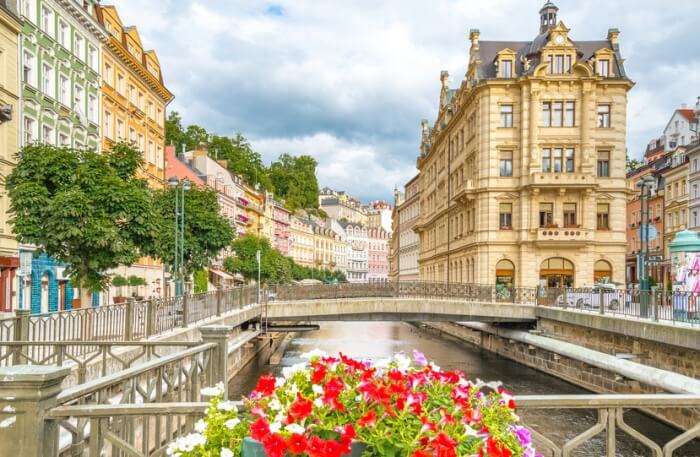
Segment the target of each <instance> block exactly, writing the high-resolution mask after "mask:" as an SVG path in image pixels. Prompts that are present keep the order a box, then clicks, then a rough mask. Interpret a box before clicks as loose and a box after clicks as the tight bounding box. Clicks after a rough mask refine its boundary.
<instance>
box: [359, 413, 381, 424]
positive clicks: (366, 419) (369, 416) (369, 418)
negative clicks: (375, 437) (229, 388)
mask: <svg viewBox="0 0 700 457" xmlns="http://www.w3.org/2000/svg"><path fill="white" fill-rule="evenodd" d="M376 422H377V413H376V412H374V410H371V411H368V412H367V413H366V414H365V415H364V416H362V417H361V418H359V419H358V420H357V425H359V426H360V427H371V426H373V425H374V424H375V423H376Z"/></svg>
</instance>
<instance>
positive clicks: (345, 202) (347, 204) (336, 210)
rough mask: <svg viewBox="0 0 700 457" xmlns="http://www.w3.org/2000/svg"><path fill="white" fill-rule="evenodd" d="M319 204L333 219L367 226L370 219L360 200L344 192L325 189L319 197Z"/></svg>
mask: <svg viewBox="0 0 700 457" xmlns="http://www.w3.org/2000/svg"><path fill="white" fill-rule="evenodd" d="M318 203H319V206H320V207H321V209H322V210H323V211H325V212H326V214H327V215H328V217H330V218H332V219H336V220H339V221H348V222H352V223H354V224H362V225H367V222H368V218H367V213H366V211H365V208H364V207H363V206H362V204H361V203H360V201H359V200H358V199H356V198H354V197H352V196H350V195H348V194H347V193H345V192H343V191H336V190H333V189H330V188H328V187H324V188H323V189H321V191H320V193H319V195H318Z"/></svg>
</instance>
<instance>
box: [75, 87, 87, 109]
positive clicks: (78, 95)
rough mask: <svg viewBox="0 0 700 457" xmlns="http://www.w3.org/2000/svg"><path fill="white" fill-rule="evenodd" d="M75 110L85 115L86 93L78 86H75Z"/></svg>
mask: <svg viewBox="0 0 700 457" xmlns="http://www.w3.org/2000/svg"><path fill="white" fill-rule="evenodd" d="M73 109H75V110H76V111H78V112H79V113H82V114H84V113H85V91H84V90H83V88H82V86H79V85H77V84H76V86H75V104H74V105H73Z"/></svg>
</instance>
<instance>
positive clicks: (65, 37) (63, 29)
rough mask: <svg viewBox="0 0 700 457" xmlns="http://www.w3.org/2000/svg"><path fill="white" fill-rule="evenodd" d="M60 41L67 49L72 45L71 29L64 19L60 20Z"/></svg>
mask: <svg viewBox="0 0 700 457" xmlns="http://www.w3.org/2000/svg"><path fill="white" fill-rule="evenodd" d="M58 42H59V43H61V46H63V47H64V48H66V49H68V48H69V47H70V29H69V28H68V24H66V23H65V22H64V21H63V20H62V19H59V20H58Z"/></svg>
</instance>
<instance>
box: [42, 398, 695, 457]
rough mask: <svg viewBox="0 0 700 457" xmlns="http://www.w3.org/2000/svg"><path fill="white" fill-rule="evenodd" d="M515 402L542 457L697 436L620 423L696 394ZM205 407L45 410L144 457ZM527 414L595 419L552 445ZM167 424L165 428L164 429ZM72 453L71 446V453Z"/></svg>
mask: <svg viewBox="0 0 700 457" xmlns="http://www.w3.org/2000/svg"><path fill="white" fill-rule="evenodd" d="M516 403H517V405H518V413H519V414H521V415H522V416H523V418H524V422H525V425H526V426H528V427H529V428H530V430H531V431H532V434H533V440H534V442H535V445H536V449H537V451H538V452H540V453H542V455H544V456H545V457H569V456H572V455H574V453H575V452H576V451H577V450H578V449H580V448H581V447H582V446H584V445H587V446H589V447H590V448H594V449H595V452H596V454H595V455H600V456H605V457H614V456H616V455H621V454H619V452H620V449H619V445H618V440H617V437H616V433H617V432H618V431H622V432H624V433H625V434H627V435H628V436H629V437H631V438H632V439H634V440H636V441H638V442H639V443H640V444H641V445H642V446H643V447H645V448H646V449H648V450H649V452H650V454H648V455H652V456H653V457H672V456H673V455H674V452H675V451H676V450H678V449H680V448H681V447H682V446H683V445H684V444H687V443H689V442H690V441H691V440H693V439H694V438H696V437H697V436H700V422H699V423H697V424H696V425H695V426H693V427H692V428H690V429H689V430H687V431H684V432H682V433H680V434H679V435H678V436H676V437H675V438H673V439H671V440H670V441H668V442H667V443H661V444H659V443H657V442H655V441H654V440H652V439H651V438H649V437H648V436H646V435H644V434H643V433H642V432H640V431H638V430H636V429H634V428H633V427H632V426H630V425H629V424H627V423H626V422H625V414H626V413H627V412H628V411H632V410H638V409H642V410H644V409H648V408H655V409H667V408H698V407H700V396H698V395H678V394H630V395H627V394H621V395H618V394H614V395H594V394H591V395H524V396H517V397H516ZM207 406H208V404H207V403H204V402H157V403H149V404H138V405H134V404H128V405H123V404H122V405H89V406H88V405H76V406H68V407H66V406H59V407H56V408H53V409H52V410H50V411H49V417H50V418H51V419H57V420H60V421H63V422H65V421H66V420H69V418H70V419H73V420H74V421H78V422H85V423H89V424H90V430H91V435H90V437H89V440H88V442H89V449H90V455H120V454H119V452H126V451H130V453H129V454H127V455H134V456H143V457H147V456H152V455H161V453H162V451H163V449H164V448H165V446H166V445H167V439H165V438H168V439H173V438H175V437H176V436H178V435H183V434H186V433H189V432H190V431H192V428H193V425H192V424H193V422H194V420H195V419H196V418H199V417H202V416H204V414H205V411H206V408H207ZM533 410H592V411H594V412H595V413H596V417H597V420H596V421H595V423H594V424H593V425H592V426H591V427H589V428H587V429H586V430H585V431H583V432H581V433H579V434H578V435H576V436H575V437H573V438H570V439H564V440H563V442H557V443H555V442H554V441H555V440H556V438H554V439H550V438H549V437H547V436H546V435H547V434H549V433H548V432H542V431H540V430H538V429H537V428H536V427H533V426H532V424H529V423H528V421H527V413H528V412H529V411H533ZM168 420H170V421H171V425H170V426H169V427H167V426H164V424H166V422H167V421H168ZM176 421H180V422H176ZM176 423H179V424H182V427H176V426H175V424H176ZM599 434H604V435H603V436H604V440H603V442H602V443H595V444H594V443H591V442H592V441H593V440H596V441H599V440H598V439H597V438H596V436H597V435H599ZM556 441H562V440H556ZM76 449H78V448H76V447H73V450H76ZM73 455H76V454H73ZM78 455H79V454H78ZM591 455H592V454H591Z"/></svg>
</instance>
